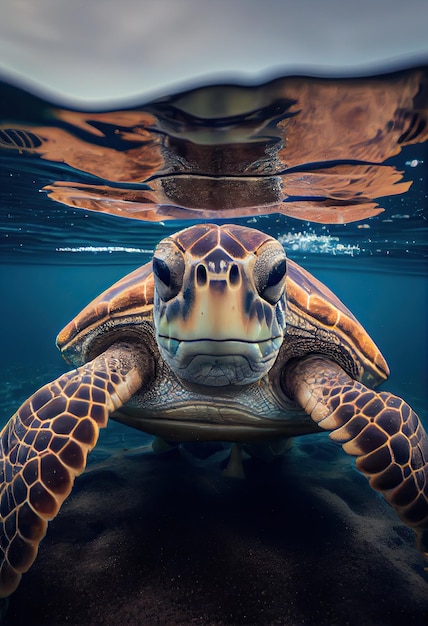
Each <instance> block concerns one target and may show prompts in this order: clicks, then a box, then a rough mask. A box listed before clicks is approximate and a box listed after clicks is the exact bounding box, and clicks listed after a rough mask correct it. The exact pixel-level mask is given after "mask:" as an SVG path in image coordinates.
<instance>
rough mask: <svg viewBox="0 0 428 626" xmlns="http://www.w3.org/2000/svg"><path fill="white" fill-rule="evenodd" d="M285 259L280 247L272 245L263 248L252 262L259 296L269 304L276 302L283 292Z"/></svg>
mask: <svg viewBox="0 0 428 626" xmlns="http://www.w3.org/2000/svg"><path fill="white" fill-rule="evenodd" d="M286 273H287V259H286V256H285V252H284V250H283V249H282V247H277V246H272V245H269V247H267V248H266V250H263V251H262V253H261V254H260V255H259V256H258V257H257V260H256V262H255V264H254V281H255V283H256V287H257V291H258V292H259V294H260V296H261V297H262V298H263V299H264V300H266V301H267V302H269V303H270V304H276V303H277V302H278V300H280V298H281V296H282V294H283V293H284V285H285V276H286Z"/></svg>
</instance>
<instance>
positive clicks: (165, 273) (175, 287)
mask: <svg viewBox="0 0 428 626" xmlns="http://www.w3.org/2000/svg"><path fill="white" fill-rule="evenodd" d="M152 265H153V275H154V280H155V287H156V290H157V292H158V294H159V296H160V298H161V299H162V300H163V301H164V302H167V301H168V300H171V298H174V297H175V296H176V295H177V294H178V292H179V291H180V289H181V287H182V285H183V276H184V259H183V255H182V253H181V252H180V250H178V249H177V248H176V246H175V245H174V244H173V243H172V242H169V241H161V243H160V244H159V245H158V247H157V248H156V250H155V254H154V255H153V262H152Z"/></svg>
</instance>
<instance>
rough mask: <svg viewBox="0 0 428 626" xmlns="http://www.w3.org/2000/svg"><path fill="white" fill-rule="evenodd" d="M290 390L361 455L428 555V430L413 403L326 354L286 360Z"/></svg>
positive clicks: (364, 465) (373, 483) (364, 467)
mask: <svg viewBox="0 0 428 626" xmlns="http://www.w3.org/2000/svg"><path fill="white" fill-rule="evenodd" d="M283 384H284V390H285V391H286V393H287V395H289V396H290V397H292V398H293V399H295V400H296V401H297V403H298V404H299V405H300V406H301V407H302V408H303V409H304V410H305V411H306V413H308V414H309V415H310V416H311V417H312V419H313V420H314V421H315V422H316V423H317V424H318V425H319V426H320V427H321V428H323V429H325V430H330V431H332V432H331V433H330V438H331V439H333V440H334V441H337V442H339V443H341V444H342V447H343V449H344V450H345V452H347V453H348V454H351V455H355V456H357V457H358V458H357V460H356V466H357V469H359V470H360V472H362V473H363V474H365V475H366V476H368V477H369V482H370V485H371V486H372V487H373V489H376V490H377V491H380V492H381V493H382V495H383V497H384V498H385V500H387V502H389V504H391V505H392V506H393V507H394V509H395V510H396V512H397V514H398V516H399V517H400V519H401V520H402V521H403V522H404V523H405V524H407V525H408V526H410V527H412V528H413V529H414V530H415V532H416V535H417V538H418V544H419V547H420V549H421V550H422V551H423V552H424V553H425V556H426V557H428V435H427V433H426V432H425V430H424V428H423V426H422V423H421V421H420V419H419V417H418V416H417V415H416V413H415V412H414V411H413V410H412V409H411V407H410V406H409V405H408V404H407V403H406V402H405V401H404V400H402V399H401V398H399V397H397V396H394V395H393V394H391V393H387V392H385V391H382V392H380V393H378V392H376V391H374V390H373V389H369V388H368V387H365V386H364V385H363V384H362V383H359V382H357V381H355V380H353V379H352V378H350V376H348V374H346V373H345V372H344V371H343V370H342V368H341V367H340V366H339V365H337V364H336V363H333V362H331V361H329V360H328V359H326V358H324V357H322V356H310V357H307V358H306V359H301V360H298V361H297V360H296V361H295V362H294V363H290V364H289V365H287V368H286V370H285V372H284V377H283Z"/></svg>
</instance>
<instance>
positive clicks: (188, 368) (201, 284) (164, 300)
mask: <svg viewBox="0 0 428 626" xmlns="http://www.w3.org/2000/svg"><path fill="white" fill-rule="evenodd" d="M153 274H154V285H155V294H154V324H155V329H156V334H157V341H158V345H159V350H160V353H161V355H162V357H163V359H164V360H165V361H166V362H167V363H168V365H169V366H170V367H171V369H172V370H173V371H174V372H175V374H176V375H177V376H178V377H179V378H181V379H182V380H184V381H187V382H190V383H196V384H200V385H209V386H226V385H245V384H249V383H252V382H255V381H257V380H259V379H260V378H262V376H264V375H265V374H266V373H267V372H268V371H269V370H270V368H271V367H272V365H273V364H274V362H275V359H276V357H277V355H278V351H279V349H280V347H281V344H282V340H283V335H284V330H285V276H286V257H285V252H284V249H283V248H282V246H281V245H280V244H279V243H278V242H277V241H276V240H275V239H273V238H272V237H270V236H269V235H266V234H265V233H261V232H260V231H257V230H253V229H250V228H245V227H242V226H235V225H225V226H216V225H212V224H200V225H197V226H192V227H191V228H187V229H185V230H182V231H180V232H178V233H176V234H175V235H173V236H171V237H168V238H167V239H164V240H163V241H161V242H160V243H159V245H158V247H157V249H156V251H155V254H154V257H153Z"/></svg>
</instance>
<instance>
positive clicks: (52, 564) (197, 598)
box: [2, 438, 428, 626]
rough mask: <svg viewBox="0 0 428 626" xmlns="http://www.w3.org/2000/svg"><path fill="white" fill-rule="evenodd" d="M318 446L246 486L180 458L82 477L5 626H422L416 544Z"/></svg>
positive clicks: (132, 461)
mask: <svg viewBox="0 0 428 626" xmlns="http://www.w3.org/2000/svg"><path fill="white" fill-rule="evenodd" d="M314 441H315V440H314V439H313V438H310V440H308V443H302V444H299V445H298V446H296V447H295V448H294V449H293V450H292V451H291V452H290V453H288V454H287V455H285V456H284V457H282V458H280V459H277V460H275V461H274V462H272V463H270V464H265V463H263V462H261V461H257V460H254V459H253V460H250V461H247V462H246V465H245V470H246V476H247V477H246V479H245V480H238V479H232V478H226V477H224V476H223V475H222V473H221V472H220V471H219V470H218V469H213V468H212V467H208V468H199V467H195V466H194V465H192V464H191V463H189V462H188V461H187V460H186V459H184V458H183V457H182V456H180V454H179V453H178V452H177V451H174V452H169V453H167V454H163V455H158V456H156V455H153V454H136V453H129V451H128V452H123V453H118V454H116V456H113V457H111V458H110V459H107V460H106V461H104V462H101V463H98V464H95V465H93V466H92V467H90V469H89V471H87V472H86V473H85V474H84V475H83V476H81V477H80V478H79V479H77V481H76V486H75V489H74V491H73V493H72V495H71V497H70V498H69V499H68V500H67V502H66V503H65V504H64V506H63V508H62V510H61V512H60V514H59V515H58V517H57V518H56V519H55V520H54V521H53V522H52V523H51V524H50V528H49V530H48V534H47V536H46V538H45V540H44V541H43V543H42V545H41V548H40V551H39V555H38V558H37V560H36V562H35V564H34V565H33V567H32V568H31V569H30V571H29V572H28V573H27V574H25V575H24V576H23V579H22V582H21V585H20V586H19V588H18V590H17V591H16V592H15V593H14V594H13V595H12V596H11V598H10V603H9V608H8V611H7V617H6V619H5V620H4V622H2V623H4V624H6V626H18V625H19V626H33V625H34V626H35V625H38V624H43V625H52V626H53V625H55V626H59V625H63V624H76V625H79V626H80V625H82V626H83V625H85V626H91V625H94V626H95V625H100V626H101V625H106V626H108V625H120V626H122V625H126V624H129V625H142V626H144V625H146V624H147V625H169V624H171V625H179V624H181V625H186V624H191V625H194V624H199V625H210V626H220V625H233V624H253V625H264V624H284V625H293V626H300V625H301V624H302V625H303V624H305V625H314V626H315V625H316V626H322V625H328V626H333V625H337V626H342V625H354V624H355V625H357V624H358V625H359V626H365V625H376V626H382V625H385V626H386V625H395V624H397V625H400V626H401V625H403V624H407V625H409V626H410V625H411V626H419V624H420V625H425V624H428V576H427V574H424V571H423V566H424V563H423V559H422V556H421V555H420V554H419V553H418V551H417V550H416V548H415V544H414V538H413V534H412V532H411V531H410V530H409V529H407V528H405V527H404V526H403V525H401V524H400V522H399V521H398V519H397V518H396V516H395V514H394V512H393V511H392V510H391V509H390V508H389V507H388V505H386V504H385V503H384V501H383V500H382V498H381V497H380V496H379V495H377V494H376V493H374V492H373V491H372V490H371V489H370V488H369V486H368V484H367V480H366V479H365V478H364V477H363V476H360V475H359V474H358V473H357V472H356V471H355V470H354V469H353V464H352V460H351V459H349V458H348V457H346V455H345V454H344V453H343V452H342V451H341V449H340V448H339V447H338V446H335V445H334V444H331V443H329V442H328V441H327V442H326V441H325V439H324V440H323V441H322V442H321V441H320V444H319V445H318V444H317V443H316V442H314Z"/></svg>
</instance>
